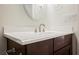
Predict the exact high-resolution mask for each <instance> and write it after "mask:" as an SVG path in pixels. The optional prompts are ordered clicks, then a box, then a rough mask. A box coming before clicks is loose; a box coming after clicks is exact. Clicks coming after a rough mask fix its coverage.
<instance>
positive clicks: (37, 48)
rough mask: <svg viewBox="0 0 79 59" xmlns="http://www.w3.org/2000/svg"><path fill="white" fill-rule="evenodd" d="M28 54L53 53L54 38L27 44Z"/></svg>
mask: <svg viewBox="0 0 79 59" xmlns="http://www.w3.org/2000/svg"><path fill="white" fill-rule="evenodd" d="M27 54H28V55H49V54H53V40H52V39H49V40H45V41H41V42H37V43H33V44H29V45H27Z"/></svg>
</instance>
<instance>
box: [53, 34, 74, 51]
mask: <svg viewBox="0 0 79 59" xmlns="http://www.w3.org/2000/svg"><path fill="white" fill-rule="evenodd" d="M71 42H72V35H71V34H70V35H65V36H60V37H57V38H55V39H54V51H57V50H58V49H60V48H62V47H64V46H66V45H68V44H71Z"/></svg>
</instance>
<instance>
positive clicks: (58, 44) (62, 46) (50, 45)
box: [7, 34, 72, 55]
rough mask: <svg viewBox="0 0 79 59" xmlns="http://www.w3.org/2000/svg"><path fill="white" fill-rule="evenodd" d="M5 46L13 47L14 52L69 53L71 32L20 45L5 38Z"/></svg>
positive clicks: (36, 53)
mask: <svg viewBox="0 0 79 59" xmlns="http://www.w3.org/2000/svg"><path fill="white" fill-rule="evenodd" d="M7 48H8V50H9V49H12V48H15V50H16V52H18V53H22V54H24V55H71V54H72V34H69V35H64V36H60V37H56V38H52V39H47V40H44V41H40V42H35V43H31V44H28V45H20V44H18V43H16V42H14V41H11V40H10V39H8V38H7Z"/></svg>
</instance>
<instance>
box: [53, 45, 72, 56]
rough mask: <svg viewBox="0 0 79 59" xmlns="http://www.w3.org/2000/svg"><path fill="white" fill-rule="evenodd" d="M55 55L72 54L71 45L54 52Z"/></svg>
mask: <svg viewBox="0 0 79 59" xmlns="http://www.w3.org/2000/svg"><path fill="white" fill-rule="evenodd" d="M54 55H71V46H70V45H69V46H67V47H64V48H62V49H60V50H59V51H57V52H54Z"/></svg>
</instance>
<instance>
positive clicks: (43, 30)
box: [39, 24, 45, 32]
mask: <svg viewBox="0 0 79 59" xmlns="http://www.w3.org/2000/svg"><path fill="white" fill-rule="evenodd" d="M41 26H43V27H45V24H40V25H39V32H45V28H43V29H42V28H41ZM41 29H42V30H41Z"/></svg>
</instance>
